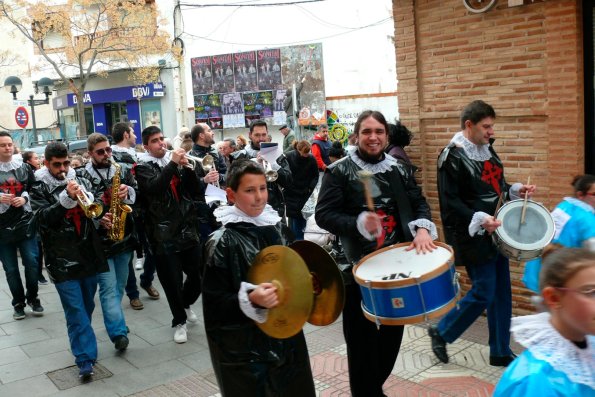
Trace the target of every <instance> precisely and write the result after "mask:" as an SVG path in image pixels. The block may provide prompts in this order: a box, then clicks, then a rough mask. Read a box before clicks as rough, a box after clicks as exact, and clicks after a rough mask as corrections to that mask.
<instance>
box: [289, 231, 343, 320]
mask: <svg viewBox="0 0 595 397" xmlns="http://www.w3.org/2000/svg"><path fill="white" fill-rule="evenodd" d="M289 247H290V248H291V249H293V250H295V251H296V252H297V253H298V254H299V255H300V256H301V257H302V259H303V260H304V261H305V262H306V266H308V269H309V270H310V274H311V275H312V289H313V292H314V307H313V308H312V313H311V314H310V317H309V318H308V322H309V323H310V324H313V325H319V326H322V325H329V324H332V323H333V322H334V321H335V320H336V319H337V318H338V317H339V314H341V311H342V310H343V306H344V305H345V287H344V286H343V278H342V276H341V271H340V270H339V268H338V267H337V264H336V263H335V260H334V259H333V258H332V257H331V256H330V255H329V253H328V252H326V250H325V249H324V248H322V247H321V246H319V245H318V244H315V243H313V242H311V241H306V240H303V241H296V242H294V243H293V244H291V245H290V246H289Z"/></svg>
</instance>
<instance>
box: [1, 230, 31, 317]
mask: <svg viewBox="0 0 595 397" xmlns="http://www.w3.org/2000/svg"><path fill="white" fill-rule="evenodd" d="M17 248H18V249H19V251H20V253H21V260H22V262H23V266H24V267H25V285H26V287H27V293H25V290H24V289H23V281H22V280H21V273H20V272H19V261H18V258H17ZM38 256H39V251H38V249H37V238H36V237H33V238H25V239H22V240H19V241H15V242H12V243H8V244H2V243H0V261H2V265H3V267H4V272H5V273H6V281H7V283H8V288H9V289H10V293H11V294H12V306H13V307H14V306H17V305H19V306H25V302H27V303H33V302H35V301H37V300H38V299H37V291H38V289H39V286H38V285H37V282H38V281H39V269H38V267H37V258H38Z"/></svg>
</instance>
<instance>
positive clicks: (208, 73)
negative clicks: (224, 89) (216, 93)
mask: <svg viewBox="0 0 595 397" xmlns="http://www.w3.org/2000/svg"><path fill="white" fill-rule="evenodd" d="M190 68H191V73H192V91H193V92H194V93H196V94H211V93H212V92H213V73H212V69H211V57H210V56H207V57H199V58H192V59H191V60H190Z"/></svg>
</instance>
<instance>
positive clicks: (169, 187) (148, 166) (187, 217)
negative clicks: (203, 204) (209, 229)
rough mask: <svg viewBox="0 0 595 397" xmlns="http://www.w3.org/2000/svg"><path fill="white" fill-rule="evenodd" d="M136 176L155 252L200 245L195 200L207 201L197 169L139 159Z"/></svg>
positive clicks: (147, 228)
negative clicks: (160, 164)
mask: <svg viewBox="0 0 595 397" xmlns="http://www.w3.org/2000/svg"><path fill="white" fill-rule="evenodd" d="M135 175H136V180H137V183H138V189H139V196H140V197H139V199H140V200H139V201H140V204H141V205H142V206H143V209H144V219H145V229H146V234H147V238H148V239H149V242H150V244H151V247H152V249H153V251H154V252H153V253H154V254H158V255H164V254H167V253H171V252H179V251H183V250H186V249H188V248H190V247H193V246H195V245H197V244H199V237H198V233H197V230H196V225H197V214H196V206H195V203H194V200H197V199H198V200H201V199H202V201H204V193H203V192H202V191H201V189H200V186H199V182H198V178H197V176H196V174H195V173H194V171H192V170H189V169H188V168H185V167H183V168H182V169H179V168H178V165H177V164H176V163H174V162H173V161H170V162H169V163H168V164H167V165H166V166H165V167H163V168H162V169H161V168H160V167H159V165H157V164H156V163H154V162H139V163H137V165H136V167H135Z"/></svg>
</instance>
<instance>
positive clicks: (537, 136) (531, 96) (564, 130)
mask: <svg viewBox="0 0 595 397" xmlns="http://www.w3.org/2000/svg"><path fill="white" fill-rule="evenodd" d="M471 2H473V1H471ZM463 3H464V1H463V0H394V1H393V12H394V20H395V47H396V60H397V77H398V97H399V113H400V116H401V121H403V122H404V123H405V125H407V126H408V127H409V128H410V129H411V130H412V131H413V132H414V133H415V140H414V142H413V143H412V145H411V146H410V147H409V148H408V151H409V153H410V154H411V157H412V159H413V162H414V163H416V164H422V165H423V169H422V172H421V173H420V175H419V181H420V183H422V184H423V188H424V191H425V193H426V196H427V197H428V201H429V202H430V205H431V207H432V210H433V216H434V219H439V204H438V196H437V188H436V160H437V157H438V154H439V152H440V150H441V149H442V148H443V147H444V146H445V145H446V144H447V143H448V142H449V140H450V139H451V137H452V136H453V135H454V134H455V133H456V132H458V131H460V129H461V128H460V121H459V115H460V112H461V110H462V108H463V107H464V106H465V105H466V104H468V103H469V102H471V101H472V100H474V99H483V100H485V101H486V102H488V103H490V104H491V105H493V106H494V108H495V110H496V113H497V115H498V117H497V119H496V127H495V129H496V142H495V145H494V146H495V148H496V150H497V152H498V154H499V155H500V157H501V158H502V160H503V161H504V164H505V172H506V178H507V180H508V181H509V182H511V183H512V182H526V181H527V178H528V177H529V176H530V177H531V183H535V184H537V185H538V191H537V194H536V195H535V196H534V199H535V200H536V201H540V202H543V203H544V204H545V205H546V206H547V207H548V208H550V209H551V208H553V207H554V206H555V205H556V204H557V203H558V202H559V201H560V200H561V199H562V197H564V196H567V195H569V194H571V192H572V189H571V187H570V181H571V178H572V177H573V176H574V175H577V174H581V173H585V172H590V173H594V172H595V165H594V161H595V154H594V152H595V140H594V139H593V130H594V128H593V117H594V113H595V112H594V111H593V110H594V109H593V106H594V105H593V7H594V5H593V2H591V1H588V0H582V1H581V0H549V1H548V0H546V1H543V0H524V1H523V0H520V1H519V0H498V1H496V2H495V3H496V4H495V6H494V7H493V8H491V9H490V10H488V11H486V12H482V13H473V12H470V11H469V10H468V9H467V8H466V7H465V5H464V4H463ZM475 3H478V2H477V0H475ZM487 3H489V1H484V2H483V3H479V4H487ZM523 3H524V4H523ZM515 4H519V5H515ZM522 270H523V265H520V266H519V265H518V264H514V263H513V264H511V272H512V273H513V274H512V278H513V300H514V303H513V310H514V311H515V313H517V314H520V313H523V312H526V311H528V310H532V306H531V305H530V304H529V303H528V297H529V294H528V292H527V291H526V290H525V289H524V288H523V287H522V283H521V282H520V277H521V276H522Z"/></svg>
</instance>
